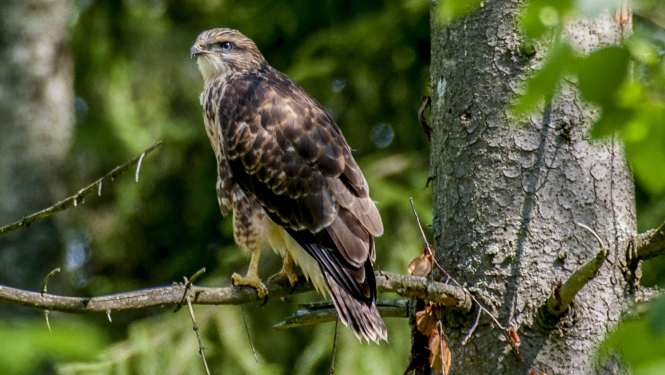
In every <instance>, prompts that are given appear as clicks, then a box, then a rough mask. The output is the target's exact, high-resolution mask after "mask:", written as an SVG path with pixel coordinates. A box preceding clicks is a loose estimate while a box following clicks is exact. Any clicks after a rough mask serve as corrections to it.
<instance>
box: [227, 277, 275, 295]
mask: <svg viewBox="0 0 665 375" xmlns="http://www.w3.org/2000/svg"><path fill="white" fill-rule="evenodd" d="M231 279H232V280H233V285H236V286H251V287H252V288H254V289H256V293H257V294H258V295H259V298H263V297H265V296H267V295H268V288H266V286H265V285H264V284H263V282H261V279H259V277H258V276H256V275H253V276H252V275H249V274H248V275H247V276H245V277H243V276H240V275H239V274H237V273H234V274H233V275H231Z"/></svg>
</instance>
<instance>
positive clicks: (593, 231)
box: [575, 223, 605, 249]
mask: <svg viewBox="0 0 665 375" xmlns="http://www.w3.org/2000/svg"><path fill="white" fill-rule="evenodd" d="M575 224H577V226H578V227H582V228H584V229H586V230H588V231H589V232H590V233H591V234H593V236H594V237H596V241H598V246H600V248H601V249H604V248H605V243H603V240H602V239H601V238H600V236H599V235H598V233H597V232H596V231H595V230H593V229H591V228H589V227H587V226H586V225H584V224H582V223H575Z"/></svg>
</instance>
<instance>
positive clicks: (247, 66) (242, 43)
mask: <svg viewBox="0 0 665 375" xmlns="http://www.w3.org/2000/svg"><path fill="white" fill-rule="evenodd" d="M189 54H190V56H191V57H194V56H196V57H197V58H198V60H197V64H198V66H199V71H201V75H203V80H204V81H205V82H208V81H210V80H211V79H214V78H217V77H220V76H223V75H225V74H227V73H230V72H236V71H238V72H242V71H253V70H258V69H260V68H261V67H262V66H263V65H264V64H266V61H265V59H264V58H263V55H261V52H259V49H258V48H257V47H256V44H254V42H253V41H252V40H251V39H249V38H248V37H246V36H244V35H243V34H242V33H241V32H240V31H238V30H233V29H226V28H220V29H211V30H207V31H204V32H202V33H201V34H199V36H198V37H197V38H196V42H195V43H194V45H193V46H192V48H191V49H190V50H189Z"/></svg>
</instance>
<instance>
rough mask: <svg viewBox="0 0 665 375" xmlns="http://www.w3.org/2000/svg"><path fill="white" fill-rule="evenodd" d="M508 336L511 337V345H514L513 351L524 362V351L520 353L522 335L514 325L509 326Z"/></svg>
mask: <svg viewBox="0 0 665 375" xmlns="http://www.w3.org/2000/svg"><path fill="white" fill-rule="evenodd" d="M508 338H509V339H510V346H512V347H513V351H514V352H515V354H517V358H519V359H520V361H521V362H524V358H523V357H522V353H520V336H519V335H518V334H517V331H515V329H514V328H513V327H508Z"/></svg>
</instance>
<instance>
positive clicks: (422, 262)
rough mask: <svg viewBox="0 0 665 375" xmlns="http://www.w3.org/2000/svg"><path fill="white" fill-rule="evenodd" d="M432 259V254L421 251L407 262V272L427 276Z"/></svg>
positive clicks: (430, 268)
mask: <svg viewBox="0 0 665 375" xmlns="http://www.w3.org/2000/svg"><path fill="white" fill-rule="evenodd" d="M433 264H434V261H433V259H432V256H431V255H429V254H426V253H422V254H421V255H420V256H419V257H417V258H413V260H411V262H410V263H409V268H408V270H409V274H410V275H413V276H427V275H429V273H430V272H432V265H433Z"/></svg>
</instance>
